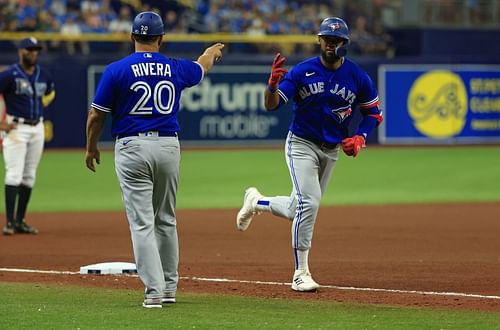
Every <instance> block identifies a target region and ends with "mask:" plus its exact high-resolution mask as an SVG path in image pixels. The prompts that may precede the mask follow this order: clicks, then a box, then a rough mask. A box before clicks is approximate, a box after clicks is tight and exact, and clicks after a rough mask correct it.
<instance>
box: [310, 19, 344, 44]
mask: <svg viewBox="0 0 500 330" xmlns="http://www.w3.org/2000/svg"><path fill="white" fill-rule="evenodd" d="M318 36H335V37H339V38H341V39H344V40H345V41H346V43H347V42H349V28H348V27H347V24H346V22H344V20H343V19H342V18H338V17H328V18H325V19H324V20H323V22H321V25H320V26H319V33H318Z"/></svg>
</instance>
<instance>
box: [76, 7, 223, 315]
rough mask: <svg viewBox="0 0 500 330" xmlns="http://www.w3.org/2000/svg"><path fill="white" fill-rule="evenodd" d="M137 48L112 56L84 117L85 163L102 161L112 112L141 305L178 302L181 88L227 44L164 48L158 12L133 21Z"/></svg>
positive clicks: (194, 79) (218, 56)
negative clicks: (190, 53)
mask: <svg viewBox="0 0 500 330" xmlns="http://www.w3.org/2000/svg"><path fill="white" fill-rule="evenodd" d="M131 38H132V40H133V41H134V43H135V53H133V54H131V55H129V56H127V57H125V58H123V59H121V60H119V61H117V62H114V63H111V64H110V65H109V66H108V67H107V68H106V70H105V71H104V74H103V76H102V78H101V80H100V81H99V85H98V87H97V91H96V95H95V98H94V101H93V103H92V107H91V109H90V112H89V115H88V120H87V152H86V156H85V158H86V164H87V167H88V168H89V169H90V170H92V171H95V165H94V160H95V161H96V162H97V164H99V162H100V154H99V150H98V148H97V141H98V139H99V136H100V135H101V132H102V129H103V125H104V119H105V116H106V114H107V113H111V115H112V135H113V136H114V137H116V143H115V169H116V174H117V176H118V181H119V182H120V188H121V192H122V199H123V203H124V205H125V209H126V213H127V218H128V222H129V225H130V232H131V237H132V245H133V250H134V257H135V261H136V265H137V271H138V274H139V277H140V278H141V280H142V282H143V283H144V285H145V294H144V302H143V306H144V307H146V308H155V307H162V303H169V302H170V303H171V302H175V296H176V290H177V282H178V279H179V275H178V262H179V246H178V240H177V229H176V216H175V204H176V194H177V183H178V178H179V163H180V149H179V141H178V139H177V133H178V132H179V123H178V120H177V113H178V111H179V102H180V97H181V92H182V90H183V89H185V88H187V87H191V86H194V85H197V84H199V83H200V82H201V80H202V79H203V77H204V75H205V74H206V73H207V72H208V71H209V70H210V69H211V68H212V66H213V65H214V63H215V62H217V61H219V60H220V59H221V57H222V52H221V50H222V48H223V47H224V45H223V44H221V43H217V44H214V45H212V46H211V47H208V48H207V49H206V50H205V51H204V53H203V54H202V55H201V56H200V57H198V59H197V61H188V60H183V59H174V58H168V57H166V56H164V55H162V54H160V53H159V50H160V45H161V43H162V40H163V22H162V19H161V17H160V16H159V15H157V14H155V13H153V12H142V13H139V14H138V15H137V16H136V17H135V19H134V22H133V27H132V35H131Z"/></svg>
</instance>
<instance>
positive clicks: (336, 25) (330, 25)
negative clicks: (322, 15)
mask: <svg viewBox="0 0 500 330" xmlns="http://www.w3.org/2000/svg"><path fill="white" fill-rule="evenodd" d="M328 27H329V28H330V29H332V31H335V30H338V29H340V24H339V22H335V23H332V24H329V25H328Z"/></svg>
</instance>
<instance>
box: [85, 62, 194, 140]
mask: <svg viewBox="0 0 500 330" xmlns="http://www.w3.org/2000/svg"><path fill="white" fill-rule="evenodd" d="M202 79H203V68H202V67H201V65H200V64H199V63H197V62H193V61H188V60H183V59H173V58H168V57H166V56H164V55H162V54H160V53H157V52H152V53H149V52H136V53H132V54H131V55H129V56H127V57H125V58H123V59H121V60H119V61H117V62H113V63H111V64H110V65H108V66H107V68H106V70H105V71H104V73H103V75H102V77H101V79H100V81H99V85H98V87H97V91H96V94H95V97H94V101H93V102H92V106H93V107H94V108H96V109H97V110H101V111H104V112H111V114H112V118H113V120H112V129H111V133H112V135H113V136H118V135H122V134H126V133H140V132H148V131H158V132H178V131H179V130H180V128H179V123H178V120H177V113H178V111H179V106H180V97H181V92H182V90H183V89H184V88H187V87H191V86H194V85H196V84H198V83H199V82H200V81H201V80H202Z"/></svg>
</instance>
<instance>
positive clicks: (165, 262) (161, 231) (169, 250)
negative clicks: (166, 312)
mask: <svg viewBox="0 0 500 330" xmlns="http://www.w3.org/2000/svg"><path fill="white" fill-rule="evenodd" d="M158 144H159V146H158V147H159V148H160V150H159V151H158V150H157V153H158V155H159V156H160V158H158V160H157V163H156V164H155V167H154V168H153V173H154V179H153V180H154V189H153V209H154V213H155V223H156V227H155V231H156V242H157V244H158V250H159V252H160V258H161V263H162V266H163V274H164V278H165V291H164V295H163V298H162V301H163V302H164V303H174V302H175V296H176V292H177V283H178V281H179V273H178V266H179V243H178V237H177V223H176V216H175V206H176V196H177V186H178V182H179V163H180V147H179V141H178V140H177V138H161V139H160V141H158Z"/></svg>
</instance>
